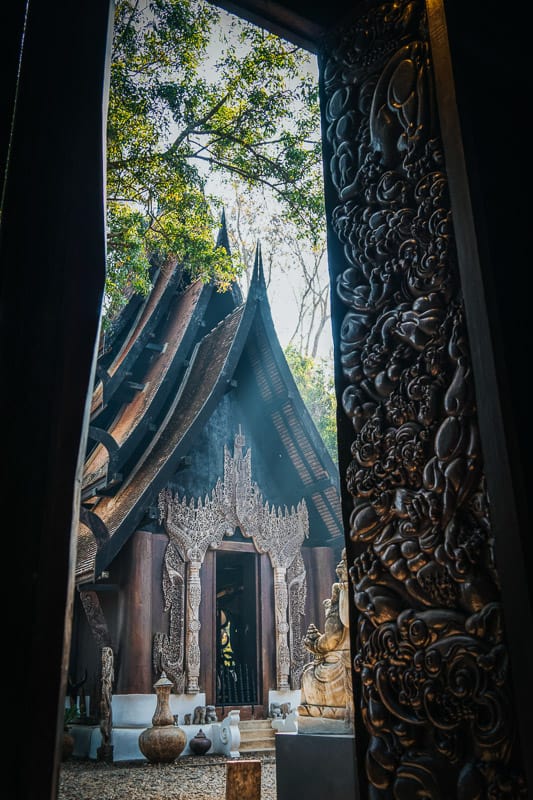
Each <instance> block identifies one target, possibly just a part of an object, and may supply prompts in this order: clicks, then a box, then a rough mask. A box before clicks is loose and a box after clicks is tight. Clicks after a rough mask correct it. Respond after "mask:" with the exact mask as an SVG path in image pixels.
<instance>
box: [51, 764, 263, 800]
mask: <svg viewBox="0 0 533 800" xmlns="http://www.w3.org/2000/svg"><path fill="white" fill-rule="evenodd" d="M248 758H253V759H256V758H257V759H259V760H260V761H261V800H276V760H275V757H274V755H272V754H270V753H269V754H268V755H265V754H261V753H250V754H248V753H247V754H246V759H248ZM243 760H244V757H243ZM227 761H228V759H227V758H226V757H225V756H211V755H208V756H182V757H181V758H178V759H177V760H176V761H174V762H173V763H172V764H151V763H149V762H145V761H142V762H131V761H130V762H117V763H115V764H105V763H102V762H99V761H86V760H82V759H76V758H70V759H69V760H68V761H64V762H63V763H62V764H61V771H60V778H59V793H58V795H57V800H225V797H226V763H227Z"/></svg>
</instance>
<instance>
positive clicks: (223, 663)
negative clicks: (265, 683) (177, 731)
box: [214, 550, 260, 707]
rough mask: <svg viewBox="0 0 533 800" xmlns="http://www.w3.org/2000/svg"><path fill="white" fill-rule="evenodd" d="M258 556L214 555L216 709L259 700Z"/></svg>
mask: <svg viewBox="0 0 533 800" xmlns="http://www.w3.org/2000/svg"><path fill="white" fill-rule="evenodd" d="M257 599H258V592H257V553H255V552H250V551H244V552H243V551H241V550H238V551H233V550H228V551H225V550H221V551H217V553H216V624H215V639H216V641H215V648H214V649H215V652H216V705H217V706H222V707H227V706H242V705H246V706H252V707H253V706H256V705H258V703H259V702H260V700H259V692H260V687H259V685H258V684H259V669H258V666H259V659H258V646H257V642H258V629H259V625H260V621H259V609H258V603H257Z"/></svg>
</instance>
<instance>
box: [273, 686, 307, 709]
mask: <svg viewBox="0 0 533 800" xmlns="http://www.w3.org/2000/svg"><path fill="white" fill-rule="evenodd" d="M301 697H302V692H301V689H288V690H287V691H285V692H278V691H277V690H275V689H269V691H268V708H269V709H270V704H271V703H280V704H281V703H290V704H291V711H292V710H294V709H295V708H298V706H299V705H300V700H301Z"/></svg>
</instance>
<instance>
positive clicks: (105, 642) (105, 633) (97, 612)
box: [80, 591, 111, 648]
mask: <svg viewBox="0 0 533 800" xmlns="http://www.w3.org/2000/svg"><path fill="white" fill-rule="evenodd" d="M80 600H81V603H82V606H83V610H84V611H85V616H86V617H87V622H88V623H89V627H90V629H91V633H92V635H93V637H94V639H95V641H96V644H97V645H98V647H99V648H102V647H111V636H110V633H109V630H108V628H107V622H106V619H105V616H104V612H103V611H102V606H101V605H100V599H99V597H98V595H97V593H96V592H85V591H80Z"/></svg>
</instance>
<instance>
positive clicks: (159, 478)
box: [95, 302, 256, 575]
mask: <svg viewBox="0 0 533 800" xmlns="http://www.w3.org/2000/svg"><path fill="white" fill-rule="evenodd" d="M255 312H256V304H255V303H254V302H252V303H248V302H247V303H246V304H244V305H243V306H240V307H239V308H238V309H236V310H235V311H234V312H233V313H232V314H229V315H228V317H226V318H225V319H224V320H222V322H220V323H219V325H217V326H216V327H215V328H214V329H213V331H211V332H210V333H209V334H207V336H205V337H204V339H202V341H201V342H199V343H198V345H197V346H196V348H195V350H194V353H193V356H192V358H191V361H190V365H189V367H188V369H187V372H186V374H185V376H184V379H183V381H182V384H181V386H180V389H179V392H178V394H177V396H176V399H175V401H174V403H173V405H172V407H171V408H170V410H169V412H168V414H167V416H166V418H165V420H164V422H163V423H162V425H161V426H160V428H159V430H158V431H157V432H156V433H155V434H154V437H153V440H152V446H151V448H150V449H149V450H147V451H146V453H145V457H144V459H143V461H142V462H141V463H140V464H139V466H138V468H137V470H136V472H135V474H133V475H131V476H130V477H129V479H128V481H127V482H125V483H124V484H123V485H122V486H121V487H120V489H119V491H118V492H117V494H116V495H115V496H114V497H112V498H103V499H102V501H101V502H100V503H99V504H98V505H97V506H96V508H95V513H96V514H98V515H99V516H100V517H101V519H102V521H103V522H104V524H105V525H106V526H107V528H108V530H109V533H110V537H109V539H108V541H107V542H106V543H105V544H104V545H103V546H102V547H101V548H100V549H99V550H98V552H97V553H96V555H95V574H96V575H98V574H100V572H102V571H103V570H105V569H106V568H107V567H108V565H109V564H110V563H111V561H112V560H113V559H114V558H115V557H116V556H117V554H118V553H119V552H120V550H121V549H122V547H123V546H124V544H125V543H126V542H127V540H128V539H129V537H130V536H131V534H132V533H133V532H134V531H135V529H136V526H137V525H138V524H139V522H140V520H141V519H142V517H143V515H144V513H145V510H146V508H147V507H149V506H151V505H153V504H154V503H155V499H156V497H157V494H158V493H159V492H160V491H161V489H162V488H163V487H164V486H165V485H166V483H167V482H168V481H169V480H170V479H171V478H172V476H173V474H174V472H175V471H176V469H177V467H178V465H179V460H180V458H181V457H182V456H183V455H186V454H187V452H188V451H189V449H190V447H191V445H192V443H193V442H194V439H195V437H196V435H197V433H198V431H199V430H201V429H202V428H203V427H204V426H205V424H206V423H207V421H208V419H209V417H210V416H211V414H212V413H213V411H214V409H215V407H216V405H217V404H218V402H219V401H220V399H221V397H222V396H223V394H224V393H225V392H226V391H227V388H228V384H229V382H230V380H231V379H232V376H233V374H234V372H235V369H236V367H237V364H238V362H239V359H240V356H241V354H242V350H243V347H244V343H245V342H246V338H247V335H248V332H249V329H250V326H251V324H252V321H253V318H254V315H255ZM231 325H233V328H234V330H233V331H229V333H230V334H231V335H230V336H229V338H227V340H226V341H225V344H226V351H225V353H219V354H218V361H217V369H216V370H215V371H214V374H209V372H208V371H207V370H206V369H205V363H204V362H205V361H206V360H207V359H206V356H207V355H209V356H211V357H212V355H213V352H214V351H215V350H216V348H215V346H214V342H213V341H212V340H213V339H214V338H215V337H216V336H217V334H218V335H219V338H220V339H222V338H223V335H224V332H225V329H226V328H230V327H231ZM206 379H207V380H206ZM197 385H198V386H201V387H202V388H203V389H204V395H203V396H200V397H199V394H198V391H197ZM195 403H196V405H197V406H198V407H197V408H196V407H195Z"/></svg>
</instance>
